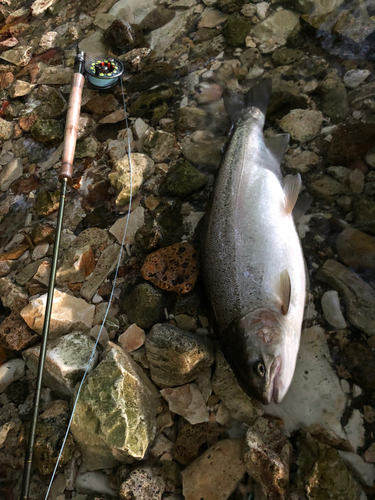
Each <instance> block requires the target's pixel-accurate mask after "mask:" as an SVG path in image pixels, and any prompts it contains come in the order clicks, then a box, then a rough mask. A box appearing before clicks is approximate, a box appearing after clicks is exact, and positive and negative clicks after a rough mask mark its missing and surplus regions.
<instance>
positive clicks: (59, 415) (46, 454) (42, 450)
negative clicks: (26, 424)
mask: <svg viewBox="0 0 375 500" xmlns="http://www.w3.org/2000/svg"><path fill="white" fill-rule="evenodd" d="M69 417H70V410H69V404H68V403H67V402H66V401H61V400H58V401H54V402H53V403H51V404H50V405H49V406H48V408H47V409H46V411H45V412H44V413H42V414H41V415H40V417H39V422H38V425H37V428H36V438H35V446H34V457H35V465H36V467H37V469H38V472H39V474H42V475H48V474H51V473H52V472H53V469H54V468H55V465H56V461H57V457H58V456H59V452H60V447H61V442H62V439H63V438H64V435H65V432H66V427H67V425H68V421H69ZM74 448H75V446H74V441H73V437H72V435H71V434H70V433H69V434H68V439H67V441H66V443H65V446H64V449H63V452H62V455H61V457H60V464H61V465H65V464H67V463H68V462H69V460H71V458H72V456H73V453H74Z"/></svg>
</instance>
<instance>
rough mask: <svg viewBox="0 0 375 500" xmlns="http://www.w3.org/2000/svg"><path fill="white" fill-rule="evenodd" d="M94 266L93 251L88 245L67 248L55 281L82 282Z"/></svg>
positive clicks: (60, 283)
mask: <svg viewBox="0 0 375 500" xmlns="http://www.w3.org/2000/svg"><path fill="white" fill-rule="evenodd" d="M94 268H95V257H94V252H93V251H92V248H91V247H90V245H86V246H84V247H82V248H69V249H68V250H67V251H66V252H65V254H64V256H63V259H62V262H61V266H60V267H59V269H58V270H57V272H56V283H58V284H59V285H62V284H65V283H82V282H83V281H85V279H86V278H87V276H89V275H90V274H91V273H92V272H93V270H94Z"/></svg>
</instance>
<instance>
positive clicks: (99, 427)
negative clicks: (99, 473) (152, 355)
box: [71, 342, 159, 470]
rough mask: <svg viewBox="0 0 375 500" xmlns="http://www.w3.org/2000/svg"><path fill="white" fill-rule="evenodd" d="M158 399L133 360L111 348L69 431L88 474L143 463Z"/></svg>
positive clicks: (90, 381) (91, 380)
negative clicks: (121, 463)
mask: <svg viewBox="0 0 375 500" xmlns="http://www.w3.org/2000/svg"><path fill="white" fill-rule="evenodd" d="M158 397H159V395H158V391H157V390H156V388H155V387H154V386H153V384H152V383H151V381H150V380H149V379H148V378H147V376H146V374H145V373H144V372H143V370H142V369H141V368H140V367H139V366H138V365H137V364H136V363H135V362H134V361H133V360H132V358H131V356H130V355H129V354H128V353H126V352H124V351H123V350H122V349H121V347H119V346H116V345H114V344H112V343H111V342H110V343H109V344H108V347H107V348H106V350H105V353H104V359H103V361H101V363H100V364H99V365H98V366H97V367H96V369H95V370H94V371H93V372H92V373H90V375H89V376H88V377H87V379H86V381H85V383H84V385H83V387H82V390H81V394H80V398H79V400H78V404H77V408H76V411H75V414H74V418H73V422H72V428H71V430H72V433H73V436H74V439H75V441H76V442H77V443H78V444H79V445H80V447H81V449H82V452H83V456H84V460H85V462H86V465H87V467H88V468H89V469H90V470H95V469H101V468H107V467H111V466H112V465H115V464H117V463H118V462H119V461H126V460H127V459H129V458H135V459H138V460H139V459H142V458H143V457H144V455H145V452H146V450H147V447H148V446H149V444H150V443H151V442H152V441H153V439H154V437H155V429H156V418H155V417H156V411H157V407H158Z"/></svg>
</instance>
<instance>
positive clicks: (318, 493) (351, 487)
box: [297, 433, 361, 500]
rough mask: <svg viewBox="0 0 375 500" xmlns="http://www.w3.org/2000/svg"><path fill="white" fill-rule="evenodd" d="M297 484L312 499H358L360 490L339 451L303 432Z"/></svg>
mask: <svg viewBox="0 0 375 500" xmlns="http://www.w3.org/2000/svg"><path fill="white" fill-rule="evenodd" d="M297 464H298V466H299V469H298V473H297V484H298V487H299V489H300V491H301V492H303V494H305V495H307V498H308V499H311V500H325V499H326V498H331V499H332V500H358V498H360V495H361V489H360V487H359V486H358V484H357V483H356V482H355V481H354V479H353V477H352V475H351V474H350V472H349V471H348V470H347V468H346V467H345V465H344V463H343V461H342V459H341V457H340V455H339V453H338V451H337V450H335V449H334V448H331V447H330V446H328V445H326V444H322V443H319V442H318V441H316V439H314V438H313V437H312V436H311V435H310V434H309V433H306V434H305V435H302V437H301V443H300V452H299V456H298V460H297Z"/></svg>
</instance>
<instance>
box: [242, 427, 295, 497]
mask: <svg viewBox="0 0 375 500" xmlns="http://www.w3.org/2000/svg"><path fill="white" fill-rule="evenodd" d="M291 456H292V445H291V444H290V443H289V441H288V440H287V438H286V437H285V436H284V435H283V434H282V432H281V431H280V429H279V428H278V427H277V425H276V424H275V423H274V422H272V421H271V420H267V419H266V418H262V417H261V418H259V419H258V420H257V421H256V422H255V424H254V425H252V426H250V427H249V429H248V431H247V433H246V440H245V445H244V452H243V460H244V464H245V467H246V471H247V473H248V474H249V476H250V477H252V478H253V479H254V480H255V481H256V482H257V483H258V484H259V486H260V488H261V490H262V492H263V494H264V495H265V496H266V497H267V498H272V499H275V500H285V499H286V498H287V493H288V486H289V466H290V462H291Z"/></svg>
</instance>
